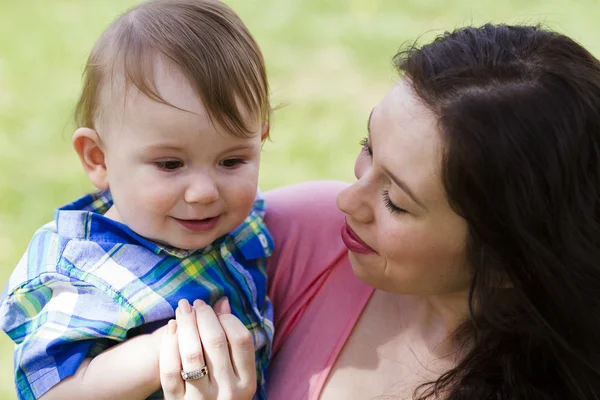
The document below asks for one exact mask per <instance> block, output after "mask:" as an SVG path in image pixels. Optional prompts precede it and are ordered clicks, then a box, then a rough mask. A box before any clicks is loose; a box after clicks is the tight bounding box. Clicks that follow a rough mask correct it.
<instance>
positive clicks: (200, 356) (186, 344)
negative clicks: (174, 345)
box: [175, 300, 207, 387]
mask: <svg viewBox="0 0 600 400" xmlns="http://www.w3.org/2000/svg"><path fill="white" fill-rule="evenodd" d="M175 314H176V316H177V338H178V340H179V354H180V355H181V366H182V368H183V371H185V372H187V373H193V372H196V371H200V370H201V369H202V368H204V367H205V366H206V360H205V359H204V352H203V351H202V343H201V341H200V336H199V333H198V326H197V323H196V315H195V313H194V309H193V308H192V307H191V306H190V304H189V303H188V301H187V300H181V301H180V302H179V307H177V311H176V313H175ZM205 381H207V379H206V377H203V378H200V379H196V380H189V381H187V382H188V383H193V384H194V386H195V387H198V384H200V383H202V382H205Z"/></svg>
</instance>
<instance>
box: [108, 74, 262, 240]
mask: <svg viewBox="0 0 600 400" xmlns="http://www.w3.org/2000/svg"><path fill="white" fill-rule="evenodd" d="M155 84H156V87H157V90H158V93H159V94H160V95H161V96H162V97H163V99H164V100H165V101H167V102H169V103H170V104H172V105H174V106H176V107H178V108H179V109H177V108H175V107H172V106H170V105H165V104H161V103H159V102H156V101H154V100H151V99H150V98H148V97H146V96H145V95H143V94H142V93H140V92H133V93H131V92H130V93H129V95H128V97H127V102H126V105H125V109H124V110H123V114H122V117H123V118H122V119H121V118H120V116H119V118H117V119H118V120H119V123H115V124H113V123H109V124H108V126H109V127H110V128H109V129H110V131H109V132H106V134H105V135H104V136H105V138H104V145H105V148H104V153H105V162H106V167H107V171H108V172H107V173H108V184H109V187H110V190H111V194H112V196H113V200H114V204H115V205H114V206H113V207H112V208H111V210H109V211H108V212H107V214H106V216H107V217H109V218H113V219H115V220H118V221H120V222H123V223H125V224H126V225H127V226H129V227H130V228H131V229H133V230H134V231H135V232H136V233H138V234H140V235H142V236H144V237H146V238H148V239H151V240H153V241H156V242H159V243H163V244H167V245H169V246H173V247H177V248H181V249H186V250H194V249H199V248H202V247H205V246H207V245H209V244H210V243H212V242H213V241H214V240H215V239H217V238H219V237H220V236H222V235H224V234H226V233H228V232H231V231H232V230H234V229H235V228H236V227H237V226H238V225H240V224H241V223H242V222H243V221H244V219H245V218H246V216H247V215H248V213H249V212H250V210H251V208H252V205H253V202H254V198H255V195H256V190H257V184H258V169H259V164H260V150H261V124H260V122H259V121H258V120H257V121H252V120H251V119H249V120H248V122H247V126H248V127H252V131H253V132H254V134H253V135H252V136H251V137H249V138H239V137H236V136H234V135H232V134H230V133H228V132H226V131H224V130H223V129H222V128H220V127H218V126H214V125H213V124H212V123H211V121H210V118H209V116H208V114H207V112H206V110H205V108H204V106H203V105H202V103H201V101H200V100H199V99H198V97H197V96H196V93H195V92H194V90H193V89H192V88H191V86H190V85H189V84H188V83H187V81H186V80H185V79H184V78H183V77H182V76H181V75H180V74H178V73H176V72H174V71H173V70H172V69H170V70H168V69H165V68H157V71H156V75H155ZM116 112H117V113H119V114H120V113H121V112H120V111H119V110H116Z"/></svg>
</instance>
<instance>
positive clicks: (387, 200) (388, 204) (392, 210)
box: [381, 189, 408, 214]
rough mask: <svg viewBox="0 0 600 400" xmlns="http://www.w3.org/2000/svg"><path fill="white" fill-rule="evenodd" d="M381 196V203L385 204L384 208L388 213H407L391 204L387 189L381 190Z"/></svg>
mask: <svg viewBox="0 0 600 400" xmlns="http://www.w3.org/2000/svg"><path fill="white" fill-rule="evenodd" d="M381 195H382V196H383V203H384V204H385V208H387V209H388V210H389V212H390V213H392V214H405V213H407V212H408V211H406V210H405V209H403V208H400V207H398V206H397V205H395V204H394V203H392V200H390V193H389V191H388V190H387V189H385V190H383V192H382V193H381Z"/></svg>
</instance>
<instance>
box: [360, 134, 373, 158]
mask: <svg viewBox="0 0 600 400" xmlns="http://www.w3.org/2000/svg"><path fill="white" fill-rule="evenodd" d="M359 143H360V145H361V146H362V151H364V152H365V153H367V154H368V155H369V156H373V149H372V148H371V143H370V142H369V137H368V136H367V137H364V138H363V139H362V140H361V141H360V142H359Z"/></svg>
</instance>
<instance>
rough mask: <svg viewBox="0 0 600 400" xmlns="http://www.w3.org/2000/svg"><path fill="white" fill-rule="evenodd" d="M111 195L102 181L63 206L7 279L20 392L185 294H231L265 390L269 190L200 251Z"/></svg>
mask: <svg viewBox="0 0 600 400" xmlns="http://www.w3.org/2000/svg"><path fill="white" fill-rule="evenodd" d="M111 205H112V198H111V196H110V193H109V192H108V191H104V192H99V193H94V194H91V195H87V196H85V197H83V198H81V199H79V200H77V201H75V202H74V203H71V204H69V205H67V206H64V207H62V208H60V209H58V210H57V211H56V213H55V221H53V222H51V223H49V224H47V225H45V226H43V227H42V228H40V229H39V230H38V231H37V232H36V233H35V235H34V237H33V239H32V241H31V243H30V244H29V247H28V250H27V252H26V254H25V255H24V256H23V258H22V259H21V261H20V262H19V264H18V265H17V268H16V270H15V271H14V272H13V274H12V275H11V277H10V279H9V282H8V285H7V287H6V289H5V290H4V293H3V295H2V303H1V304H0V327H1V328H2V329H3V330H4V331H5V332H6V333H7V334H8V335H9V336H10V338H11V339H12V340H13V341H14V342H15V343H16V348H15V353H14V365H15V382H16V387H17V393H18V397H19V399H20V400H31V399H37V398H39V397H40V396H42V395H43V394H44V393H46V391H48V390H49V389H50V388H51V387H53V386H55V385H56V384H57V383H59V382H60V381H61V380H63V379H65V378H67V377H69V376H71V375H72V374H73V373H74V372H75V371H76V370H77V368H78V367H79V365H80V364H81V362H82V361H83V359H84V358H85V357H93V356H95V355H97V354H98V353H100V352H101V351H103V350H105V349H107V348H108V347H110V346H112V345H115V344H117V343H118V342H122V341H124V340H126V339H127V338H128V337H131V336H132V335H135V334H138V333H140V332H149V331H152V330H154V329H156V328H158V327H159V326H162V325H164V324H165V323H166V322H167V321H168V320H169V319H172V318H174V317H175V311H174V310H175V309H176V308H177V302H178V301H179V300H181V299H187V300H188V301H190V302H191V301H193V300H195V299H202V300H204V301H205V302H206V303H208V304H214V302H215V301H217V300H218V299H219V298H221V297H223V296H227V297H228V298H229V301H230V303H231V309H232V312H233V313H234V314H235V315H236V316H237V317H238V318H240V320H241V321H242V322H243V323H244V324H245V325H246V327H247V328H248V329H249V330H250V331H251V332H252V335H253V337H254V344H255V347H256V367H257V377H258V382H257V384H258V390H257V392H256V395H255V399H264V398H265V397H266V395H265V380H266V370H267V365H268V361H269V355H270V349H271V342H272V338H273V322H272V321H273V312H272V308H271V303H270V301H269V299H268V298H267V297H266V292H267V276H266V257H267V256H269V255H270V254H271V251H272V249H273V240H272V238H271V235H270V234H269V232H268V231H267V228H266V226H265V224H264V222H263V216H264V210H265V205H264V200H263V199H262V197H260V195H257V198H256V200H255V203H254V207H253V209H252V211H251V212H250V214H249V216H248V217H247V218H246V220H245V221H244V222H243V223H242V224H241V225H240V226H239V227H237V228H236V229H235V230H234V231H233V232H231V233H230V234H228V235H225V236H223V237H221V238H219V239H218V240H216V241H215V242H214V243H212V244H211V245H210V246H208V247H206V248H204V249H201V250H196V251H184V250H181V249H175V248H170V247H167V246H164V245H160V244H157V243H154V242H152V241H150V240H148V239H145V238H143V237H141V236H139V235H138V234H136V233H135V232H133V231H132V230H131V229H129V228H128V227H127V226H125V225H123V224H121V223H119V222H116V221H113V220H111V219H108V218H106V217H104V216H103V214H104V213H105V212H106V211H107V210H108V209H109V208H110V206H111ZM90 339H91V340H90Z"/></svg>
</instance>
